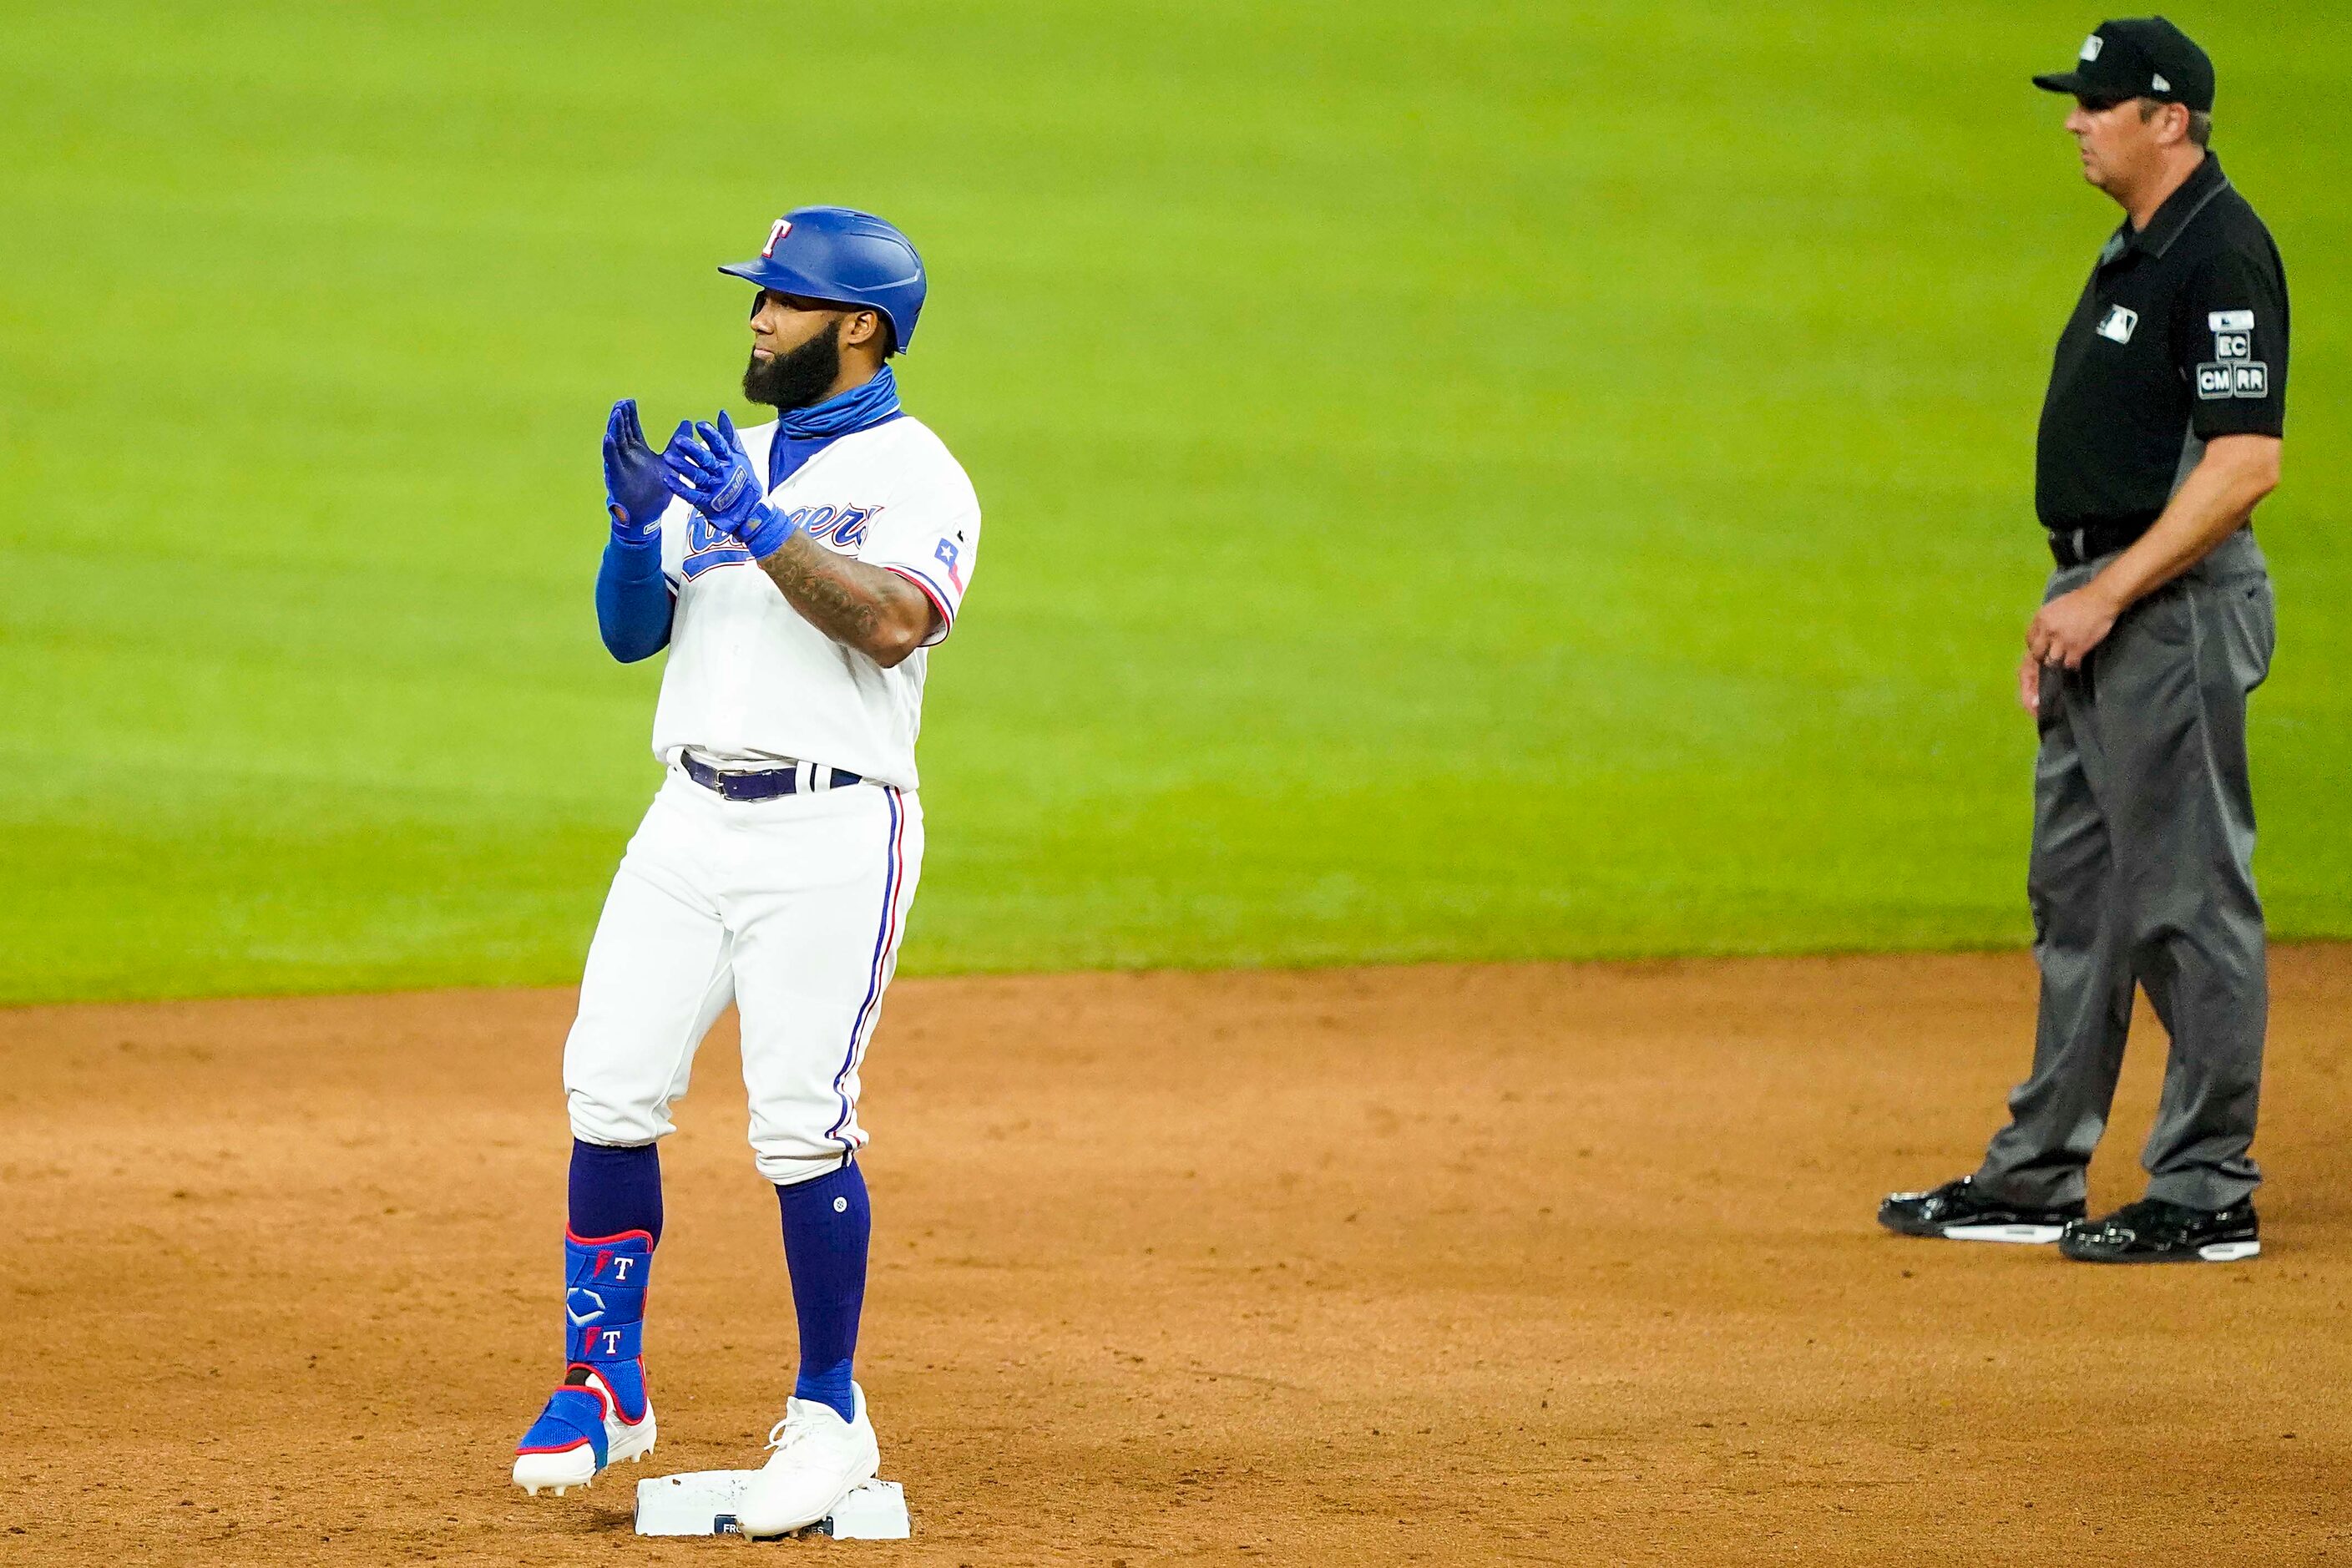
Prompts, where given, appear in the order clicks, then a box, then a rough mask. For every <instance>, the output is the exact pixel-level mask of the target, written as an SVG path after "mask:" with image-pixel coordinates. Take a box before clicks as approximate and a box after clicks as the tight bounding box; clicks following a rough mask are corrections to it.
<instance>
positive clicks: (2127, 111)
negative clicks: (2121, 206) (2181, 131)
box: [2066, 98, 2166, 195]
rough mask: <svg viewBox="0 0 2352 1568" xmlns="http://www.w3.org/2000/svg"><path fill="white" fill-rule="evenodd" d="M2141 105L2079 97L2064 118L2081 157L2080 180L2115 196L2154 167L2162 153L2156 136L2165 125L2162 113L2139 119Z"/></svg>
mask: <svg viewBox="0 0 2352 1568" xmlns="http://www.w3.org/2000/svg"><path fill="white" fill-rule="evenodd" d="M2139 110H2140V102H2139V100H2137V99H2136V98H2127V99H2125V100H2122V101H2121V102H2108V101H2105V100H2099V99H2089V98H2078V99H2076V100H2074V112H2073V113H2072V114H2069V115H2068V116H2066V129H2067V130H2069V131H2071V132H2074V145H2075V146H2076V147H2077V148H2079V149H2080V150H2081V152H2082V155H2083V178H2084V179H2085V180H2088V181H2089V182H2090V183H2091V184H2095V185H2096V186H2098V187H2099V189H2101V190H2103V191H2105V192H2106V193H2107V194H2108V195H2118V194H2120V193H2121V192H2123V191H2125V190H2126V189H2128V188H2129V187H2130V186H2132V185H2134V184H2137V183H2138V181H2139V180H2140V179H2141V178H2142V177H2143V176H2144V175H2146V174H2147V173H2148V172H2149V171H2151V170H2152V169H2154V168H2155V166H2156V165H2157V163H2158V162H2159V160H2160V158H2161V156H2162V153H2163V144H2162V142H2161V141H2160V140H2159V133H2160V132H2161V130H2162V128H2163V126H2164V124H2165V122H2166V116H2165V114H2164V112H2163V111H2162V110H2158V113H2157V114H2155V115H2154V116H2153V117H2151V118H2150V119H2147V120H2142V119H2141V118H2140V117H2139Z"/></svg>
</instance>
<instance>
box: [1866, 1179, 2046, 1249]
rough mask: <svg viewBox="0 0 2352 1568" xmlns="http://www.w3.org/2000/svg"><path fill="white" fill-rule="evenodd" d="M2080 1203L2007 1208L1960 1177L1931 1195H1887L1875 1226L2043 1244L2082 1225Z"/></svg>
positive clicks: (1953, 1237) (1967, 1238)
mask: <svg viewBox="0 0 2352 1568" xmlns="http://www.w3.org/2000/svg"><path fill="white" fill-rule="evenodd" d="M2085 1212H2086V1211H2085V1210H2084V1207H2083V1205H2082V1204H2081V1203H2079V1202H2077V1203H2071V1204H2060V1205H2057V1206H2056V1207H2054V1208H2032V1207H2029V1206H2027V1205H2023V1204H2006V1203H2000V1202H1998V1201H1996V1200H1995V1199H1992V1198H1990V1197H1987V1196H1986V1195H1985V1194H1982V1193H1980V1192H1979V1191H1977V1188H1976V1178H1975V1177H1973V1176H1962V1177H1961V1178H1960V1179H1959V1180H1958V1181H1957V1182H1946V1183H1945V1184H1943V1185H1942V1186H1940V1187H1937V1189H1936V1190H1935V1191H1934V1192H1931V1193H1890V1194H1887V1197H1886V1201H1885V1203H1883V1204H1881V1205H1878V1223H1879V1224H1881V1225H1883V1226H1885V1227H1886V1228H1887V1229H1889V1230H1892V1231H1896V1232H1899V1233H1901V1234H1902V1235H1904V1236H1940V1237H1943V1238H1944V1239H1945V1240H1947V1241H2020V1242H2027V1243H2048V1242H2053V1241H2055V1240H2057V1239H2058V1237H2059V1236H2060V1235H2061V1234H2063V1232H2064V1231H2065V1229H2066V1227H2067V1226H2070V1225H2080V1224H2082V1223H2083V1215H2084V1213H2085Z"/></svg>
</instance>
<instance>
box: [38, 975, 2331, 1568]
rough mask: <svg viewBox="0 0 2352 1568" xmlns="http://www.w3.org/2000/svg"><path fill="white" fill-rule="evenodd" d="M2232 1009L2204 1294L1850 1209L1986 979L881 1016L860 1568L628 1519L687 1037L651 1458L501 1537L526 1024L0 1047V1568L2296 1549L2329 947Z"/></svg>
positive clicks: (543, 1382) (1993, 987)
mask: <svg viewBox="0 0 2352 1568" xmlns="http://www.w3.org/2000/svg"><path fill="white" fill-rule="evenodd" d="M2274 979H2275V990H2276V1005H2275V1016H2274V1026H2273V1037H2272V1065H2271V1076H2270V1082H2269V1092H2268V1097H2267V1099H2268V1103H2267V1105H2266V1107H2265V1126H2264V1133H2263V1142H2262V1144H2261V1146H2260V1147H2259V1149H2258V1151H2257V1152H2258V1153H2260V1154H2261V1155H2262V1156H2263V1159H2264V1163H2265V1165H2266V1167H2267V1169H2268V1172H2269V1174H2270V1176H2271V1178H2272V1184H2271V1185H2270V1186H2269V1187H2268V1188H2266V1189H2265V1190H2264V1192H2263V1196H2262V1199H2261V1204H2262V1208H2263V1219H2264V1223H2265V1226H2266V1231H2265V1237H2264V1239H2265V1246H2266V1249H2267V1250H2266V1253H2265V1256H2264V1257H2263V1258H2262V1259H2260V1260H2259V1261H2258V1262H2254V1263H2251V1264H2246V1265H2231V1266H2203V1267H2198V1268H2154V1269H2149V1268H2137V1269H2132V1268H2095V1267H2089V1266H2083V1265H2071V1264H2068V1263H2065V1262H2063V1260H2061V1259H2060V1258H2057V1257H2056V1256H2055V1254H2054V1253H2053V1252H2052V1251H2050V1250H2048V1249H2042V1248H2009V1247H1971V1246H1966V1245H1960V1244H1955V1243H1948V1242H1917V1241H1906V1240H1901V1239H1898V1238H1895V1237H1888V1236H1885V1235H1883V1234H1881V1233H1879V1232H1878V1231H1877V1230H1876V1228H1875V1227H1874V1225H1873V1224H1872V1218H1871V1216H1872V1211H1873V1207H1874V1204H1875V1203H1876V1201H1877V1199H1878V1197H1879V1195H1880V1194H1881V1193H1883V1192H1884V1191H1885V1189H1887V1188H1889V1187H1895V1186H1906V1185H1912V1184H1927V1183H1930V1182H1933V1181H1937V1180H1940V1179H1942V1178H1944V1177H1946V1176H1949V1175H1952V1174H1955V1173H1958V1172H1960V1171H1963V1170H1965V1169H1968V1168H1969V1166H1970V1164H1971V1163H1973V1160H1974V1157H1975V1154H1976V1152H1977V1150H1978V1148H1979V1143H1980V1141H1981V1139H1982V1137H1983V1136H1984V1134H1985V1133H1986V1132H1987V1131H1989V1130H1990V1127H1991V1125H1992V1122H1993V1119H1994V1117H1995V1116H1996V1114H1997V1113H1998V1111H1999V1109H2000V1095H2001V1093H2002V1092H2003V1090H2004V1089H2005V1088H2006V1087H2007V1085H2008V1084H2009V1082H2010V1081H2011V1079H2013V1078H2014V1077H2015V1076H2016V1074H2017V1072H2018V1071H2019V1069H2020V1068H2021V1066H2022V1063H2023V1059H2024V1052H2025V1048H2026V1046H2025V1042H2026V1039H2027V1037H2028V1034H2029V1030H2030V1026H2031V1018H2032V968H2031V965H2030V963H2029V962H2028V961H2027V960H2025V959H2023V958H2021V957H2019V956H2015V955H2006V956H1988V957H1956V958H1935V959H1884V958H1866V959H1834V960H1819V961H1789V962H1783V961H1735V962H1724V963H1643V964H1634V965H1580V966H1509V967H1478V968H1404V969H1386V970H1357V971H1329V972H1321V973H1252V974H1171V973H1155V974H1144V975H1120V974H1100V975H1081V976H1064V977H1041V978H1025V979H983V980H953V981H944V980H933V981H921V982H909V983H906V984H902V985H901V986H900V987H899V988H898V990H896V991H895V992H894V993H893V994H892V997H891V1002H890V1006H889V1012H888V1015H887V1017H886V1018H885V1020H884V1023H883V1026H882V1031H881V1037H880V1039H879V1040H878V1042H877V1046H876V1047H875V1050H874V1053H873V1058H872V1060H871V1063H870V1068H869V1072H868V1083H869V1089H868V1096H867V1101H866V1111H867V1115H866V1120H867V1121H868V1124H869V1125H870V1126H871V1127H872V1128H873V1129H874V1131H875V1134H876V1142H875V1146H874V1148H873V1150H872V1151H871V1152H870V1154H869V1155H868V1157H867V1161H866V1164H867V1170H868V1173H869V1177H870V1180H871V1182H872V1185H873V1188H874V1193H875V1211H876V1215H877V1231H876V1237H877V1245H876V1253H875V1268H874V1274H873V1280H872V1288H871V1291H870V1295H869V1300H868V1307H867V1317H866V1339H865V1347H866V1348H865V1352H864V1355H863V1358H862V1360H861V1362H860V1369H861V1370H860V1375H861V1378H862V1380H863V1381H864V1383H865V1384H866V1388H867V1389H868V1391H869V1393H870V1394H871V1395H872V1398H873V1405H874V1410H875V1415H876V1422H877V1426H878V1428H879V1429H880V1432H881V1434H882V1439H883V1453H884V1474H885V1475H887V1476H889V1477H893V1478H896V1479H900V1480H903V1481H904V1482H905V1483H906V1486H907V1491H908V1500H909V1502H910V1504H911V1506H912V1510H913V1512H914V1517H915V1538H914V1540H913V1541H912V1542H907V1543H904V1544H898V1545H882V1544H877V1543H856V1544H852V1543H847V1542H841V1543H835V1542H793V1543H787V1544H783V1545H780V1546H775V1547H764V1546H763V1547H759V1548H752V1547H749V1546H746V1545H744V1544H743V1543H741V1542H733V1541H702V1542H646V1541H643V1540H640V1539H638V1538H637V1537H636V1536H635V1535H634V1534H633V1533H632V1531H631V1521H630V1505H631V1500H632V1492H633V1487H634V1484H635V1481H636V1480H637V1479H639V1477H640V1476H645V1475H654V1474H659V1473H662V1472H665V1471H668V1470H674V1469H684V1468H715V1467H721V1466H742V1465H750V1464H752V1463H754V1462H756V1460H757V1458H758V1457H759V1452H760V1449H759V1444H760V1440H761V1436H762V1435H763V1434H764V1433H765V1432H766V1430H767V1428H768V1426H769V1424H770V1423H771V1422H772V1421H773V1420H774V1419H775V1418H776V1417H777V1416H778V1415H780V1414H781V1413H782V1410H781V1406H782V1400H783V1396H784V1394H786V1393H787V1392H788V1390H789V1384H790V1373H789V1368H790V1365H791V1361H792V1349H793V1327H792V1315H791V1311H790V1309H789V1305H788V1296H787V1293H786V1287H785V1280H784V1275H783V1265H782V1256H781V1252H780V1248H779V1247H778V1245H777V1238H776V1217H775V1205H774V1203H773V1201H772V1198H771V1197H770V1195H769V1193H768V1191H767V1189H766V1188H764V1187H763V1186H762V1185H761V1184H760V1182H759V1181H758V1180H757V1178H756V1177H755V1176H754V1175H753V1173H752V1172H751V1166H750V1159H749V1155H748V1152H747V1151H746V1150H745V1148H744V1146H743V1143H742V1123H743V1115H742V1098H741V1089H740V1079H739V1078H738V1077H737V1076H736V1073H735V1062H734V1053H733V1034H732V1026H731V1023H730V1024H727V1025H722V1026H721V1029H720V1032H719V1034H718V1035H716V1036H714V1037H713V1038H712V1040H711V1041H710V1043H709V1045H708V1046H707V1047H705V1049H704V1054H703V1058H702V1060H701V1063H700V1067H699V1071H698V1075H697V1083H698V1088H697V1089H696V1092H695V1093H694V1094H693V1095H692V1096H691V1097H690V1098H689V1099H688V1100H687V1101H686V1102H685V1104H684V1106H683V1107H682V1110H681V1115H680V1120H681V1122H682V1131H680V1132H679V1133H678V1134H677V1137H676V1138H674V1139H673V1140H671V1141H670V1142H669V1143H668V1144H667V1146H666V1147H665V1150H664V1161H665V1168H666V1171H667V1176H668V1232H667V1237H666V1239H665V1240H664V1243H663V1246H662V1249H661V1253H660V1258H659V1262H658V1265H657V1268H656V1275H655V1281H654V1291H653V1298H652V1303H653V1313H654V1315H653V1319H652V1323H651V1332H650V1334H649V1344H650V1352H649V1357H648V1360H649V1365H650V1368H651V1372H652V1375H653V1379H654V1389H655V1397H656V1404H657V1406H658V1408H659V1410H660V1413H661V1420H662V1432H663V1438H662V1443H661V1446H660V1447H659V1449H658V1450H657V1451H656V1453H655V1455H654V1456H653V1458H651V1459H650V1460H649V1461H648V1462H647V1464H646V1466H645V1467H644V1468H634V1467H627V1468H624V1469H623V1470H621V1471H616V1472H611V1473H608V1476H607V1479H604V1480H603V1481H601V1482H599V1483H598V1484H597V1485H596V1487H595V1488H594V1489H593V1490H591V1491H589V1492H587V1493H585V1494H580V1493H574V1494H573V1495H572V1496H570V1497H567V1498H563V1499H561V1500H558V1499H555V1498H552V1497H541V1498H539V1499H536V1500H529V1499H525V1498H524V1497H523V1496H521V1494H520V1493H518V1492H516V1491H515V1490H514V1489H512V1488H511V1487H510V1486H509V1484H508V1482H507V1479H506V1470H507V1465H508V1462H509V1449H510V1447H511V1444H512V1442H513V1439H514V1436H515V1435H516V1434H517V1433H518V1432H519V1431H520V1429H521V1428H522V1426H524V1425H525V1424H526V1423H527V1422H528V1421H529V1420H530V1416H531V1415H532V1414H533V1413H534V1412H535V1411H536V1409H537V1407H538V1405H539V1403H540V1401H541V1398H542V1397H543V1395H544V1393H545V1390H546V1387H547V1385H548V1384H550V1383H551V1381H552V1377H553V1374H554V1373H555V1372H556V1370H557V1369H556V1366H555V1364H554V1363H555V1358H556V1356H557V1355H558V1353H559V1352H557V1351H556V1349H555V1344H556V1337H557V1321H558V1307H557V1299H556V1285H555V1281H556V1279H557V1277H558V1248H557V1240H558V1228H559V1226H560V1224H561V1219H562V1208H561V1205H562V1190H563V1165H564V1151H565V1147H566V1138H567V1134H566V1131H565V1127H564V1122H563V1116H562V1101H561V1096H560V1092H559V1087H558V1082H557V1062H558V1055H559V1051H560V1046H561V1041H562V1034H563V1030H564V1027H565V1025H566V1024H567V1022H568V1020H569V1014H570V1002H571V998H570V995H569V994H568V993H564V992H552V991H550V992H486V993H442V994H425V995H402V996H375V997H340V998H324V999H310V1000H285V1001H255V1002H226V1003H193V1004H185V1005H148V1006H89V1007H60V1008H36V1009H25V1010H19V1011H14V1012H7V1013H0V1074H5V1077H0V1130H5V1143H0V1226H5V1235H7V1236H8V1237H10V1238H11V1257H10V1262H9V1266H8V1268H6V1270H5V1279H0V1325H5V1345H6V1361H5V1365H6V1373H5V1384H6V1400H5V1410H6V1419H7V1422H8V1426H9V1429H10V1430H11V1431H13V1432H14V1433H15V1434H16V1437H15V1439H14V1441H13V1442H12V1443H11V1444H10V1445H9V1448H10V1452H9V1455H8V1458H6V1459H5V1461H0V1476H5V1478H7V1486H6V1489H5V1494H0V1561H5V1562H9V1563H42V1564H55V1565H61V1568H62V1565H72V1564H84V1563H117V1562H122V1561H132V1562H155V1563H271V1564H276V1563H397V1562H406V1561H437V1562H448V1563H621V1562H627V1561H634V1560H640V1559H642V1560H647V1561H654V1562H661V1563H685V1562H688V1561H693V1560H702V1559H709V1558H712V1557H715V1556H717V1555H719V1554H724V1553H727V1552H742V1551H751V1550H756V1551H759V1552H762V1553H768V1552H772V1553H774V1555H775V1557H776V1559H777V1560H778V1561H782V1560H784V1558H785V1557H786V1556H787V1555H789V1554H804V1553H814V1554H816V1555H817V1556H820V1557H823V1558H825V1559H827V1560H835V1559H838V1560H840V1561H844V1562H872V1563H877V1564H878V1563H927V1564H929V1563H936V1564H959V1563H969V1564H972V1565H974V1568H981V1565H983V1564H995V1563H1103V1564H1110V1565H1117V1564H1120V1563H1126V1564H1130V1565H1140V1564H1143V1563H1157V1562H1170V1561H1217V1562H1229V1563H1275V1562H1279V1563H1509V1562H1538V1563H1669V1562H1671V1563H1780V1562H1788V1563H1824V1562H1853V1563H1862V1562H1869V1563H1880V1562H1885V1563H1898V1562H1899V1563H1979V1562H2000V1563H2061V1562H2074V1561H2077V1560H2087V1559H2089V1558H2092V1557H2095V1558H2096V1559H2097V1560H2100V1561H2105V1562H2117V1563H2123V1562H2148V1561H2157V1560H2158V1559H2159V1557H2160V1558H2161V1559H2162V1560H2166V1561H2172V1562H2211V1561H2221V1560H2224V1559H2227V1560H2230V1561H2242V1562H2262V1563H2289V1562H2305V1561H2318V1560H2329V1559H2334V1558H2340V1557H2343V1556H2346V1555H2352V1539H2347V1505H2346V1503H2345V1500H2344V1499H2345V1489H2344V1486H2343V1482H2344V1479H2345V1476H2346V1472H2347V1461H2352V1404H2347V1400H2346V1399H2345V1397H2344V1391H2345V1389H2346V1388H2347V1386H2352V1335H2347V1326H2352V1316H2347V1300H2352V1152H2347V1138H2346V1135H2345V1130H2346V1128H2347V1126H2352V1083H2347V1077H2346V1070H2347V1058H2352V1052H2347V1048H2346V1040H2345V1029H2346V1019H2347V1016H2352V949H2347V948H2343V947H2313V948H2302V949H2294V950H2288V951H2284V952H2279V953H2278V954H2277V955H2276V958H2275V963H2274ZM2162 1048H2163V1039H2162V1037H2161V1035H2160V1034H2159V1033H2158V1031H2157V1030H2156V1028H2155V1027H2154V1026H2153V1023H2152V1021H2151V1020H2149V1019H2147V1018H2146V1017H2145V1016H2143V1017H2142V1019H2141V1022H2140V1027H2139V1032H2138V1035H2137V1040H2136V1045H2135V1053H2134V1057H2133V1059H2132V1061H2131V1064H2130V1066H2129V1068H2128V1069H2127V1072H2126V1087H2125V1091H2124V1095H2123V1098H2122V1101H2121V1103H2120V1106H2119V1110H2118V1115H2117V1119H2116V1121H2117V1124H2116V1131H2115V1134H2114V1136H2113V1137H2111V1138H2110V1140H2109V1144H2110V1147H2109V1148H2108V1149H2107V1150H2106V1151H2105V1152H2104V1153H2103V1154H2102V1156H2101V1161H2100V1163H2099V1165H2098V1167H2097V1168H2096V1170H2095V1191H2094V1200H2095V1202H2096V1203H2101V1204H2113V1203H2119V1202H2122V1201H2125V1200H2127V1199H2128V1198H2130V1197H2132V1196H2135V1195H2137V1184H2136V1180H2135V1176H2136V1173H2135V1171H2134V1169H2133V1166H2132V1163H2131V1162H2132V1156H2133V1153H2134V1151H2135V1150H2136V1147H2137V1139H2138V1135H2139V1134H2140V1133H2141V1131H2144V1129H2145V1126H2146V1120H2147V1109H2148V1104H2149V1100H2150V1097H2151V1095H2152V1093H2153V1090H2154V1087H2155V1084H2156V1081H2157V1079H2158V1071H2159V1066H2160V1062H2161V1058H2162Z"/></svg>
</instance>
